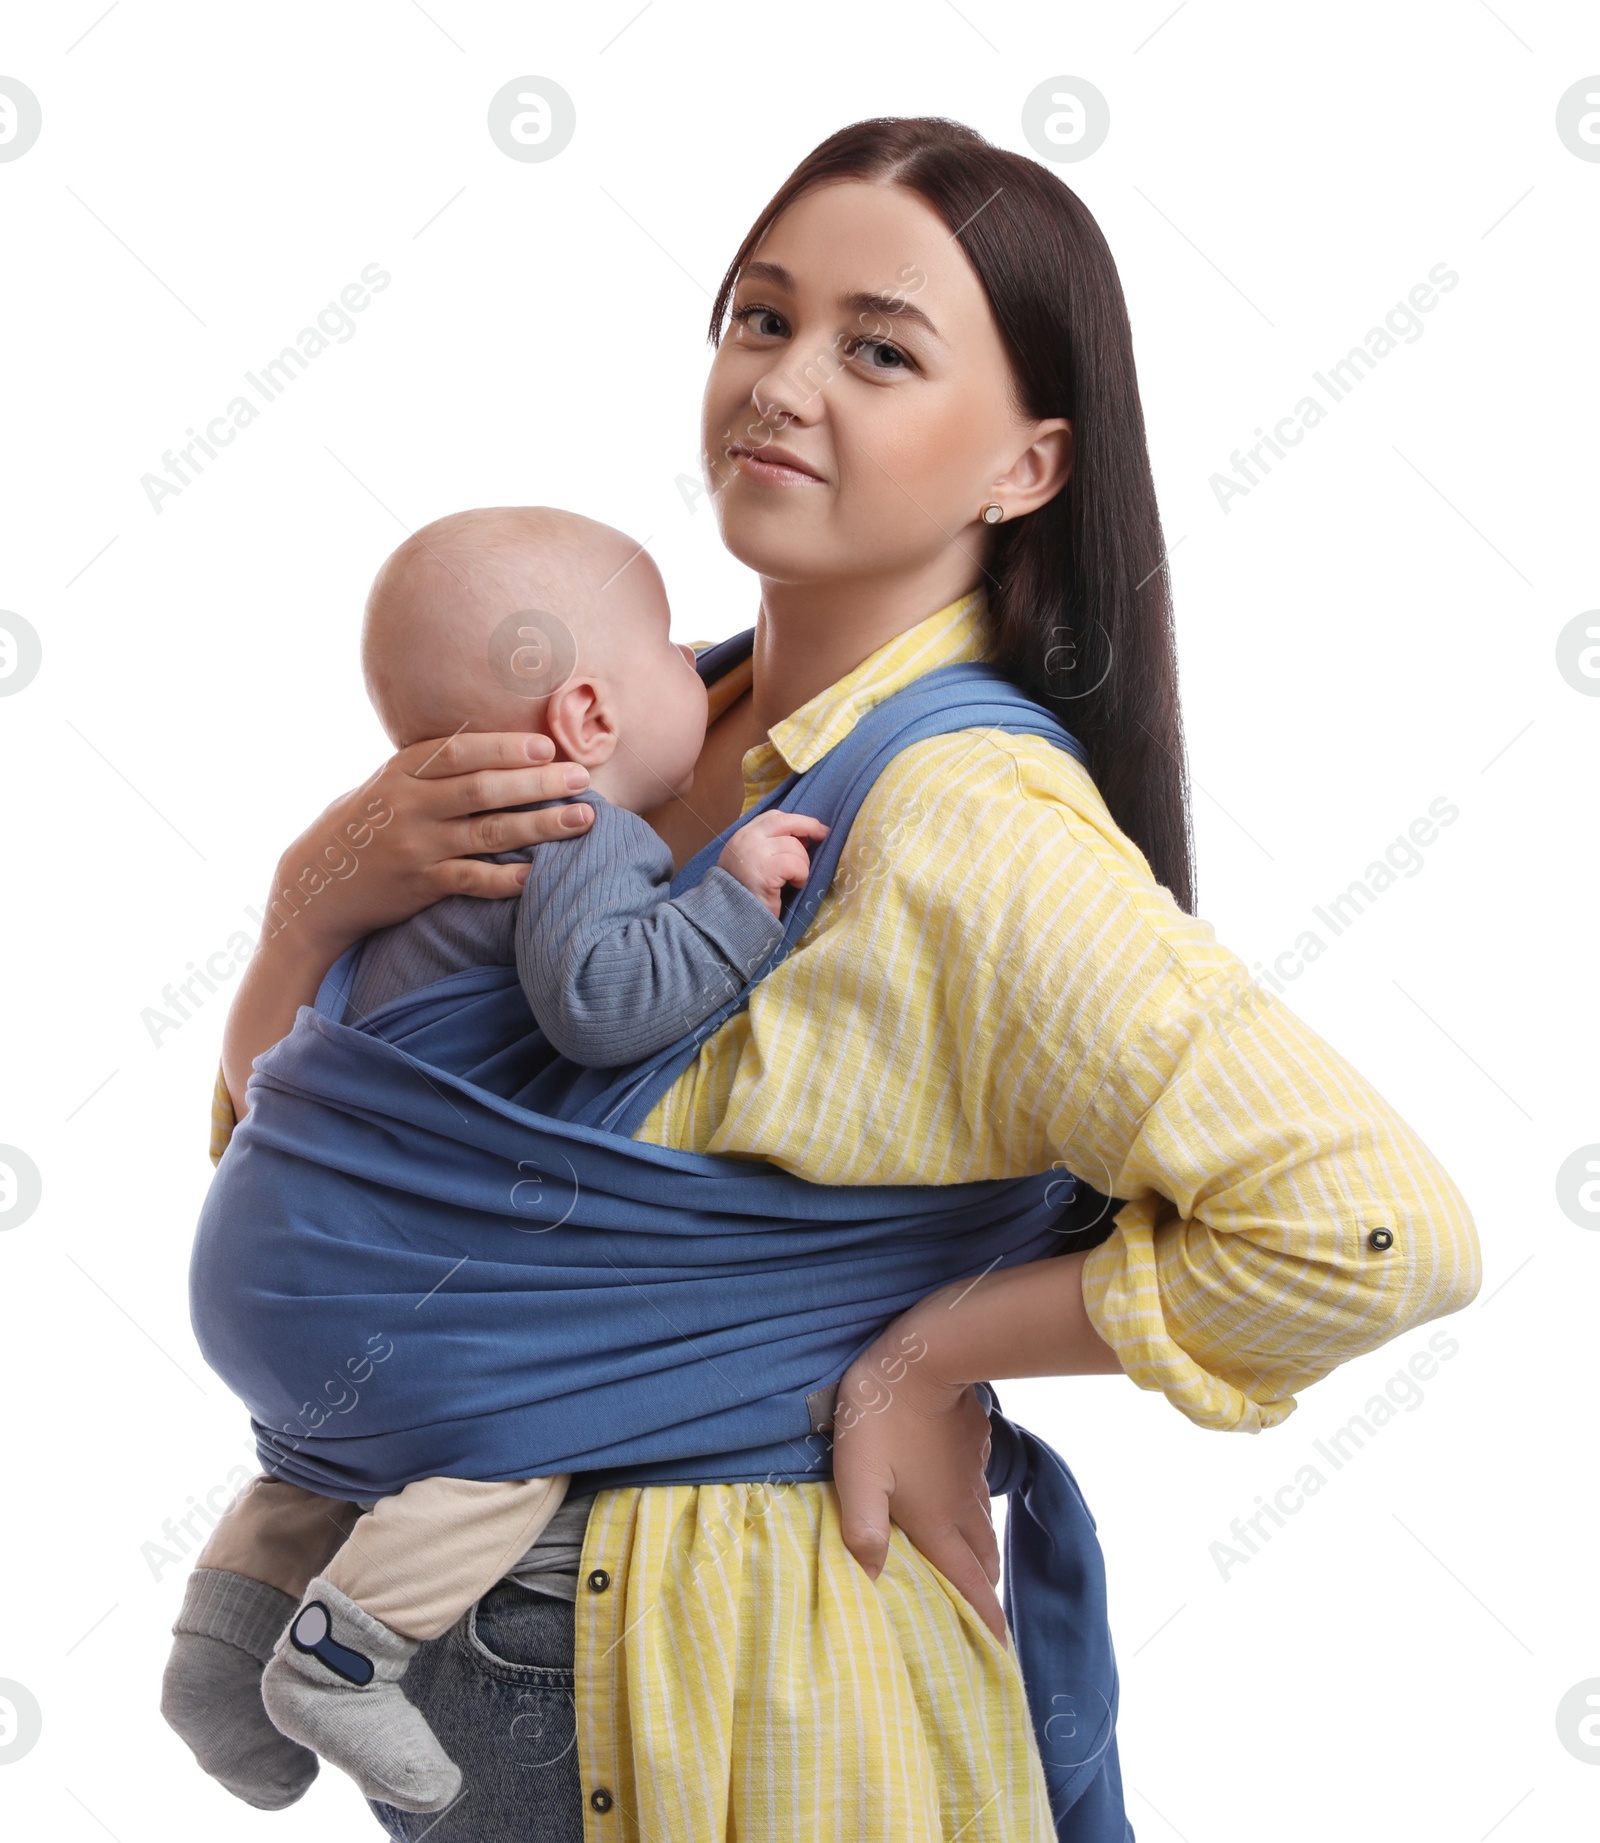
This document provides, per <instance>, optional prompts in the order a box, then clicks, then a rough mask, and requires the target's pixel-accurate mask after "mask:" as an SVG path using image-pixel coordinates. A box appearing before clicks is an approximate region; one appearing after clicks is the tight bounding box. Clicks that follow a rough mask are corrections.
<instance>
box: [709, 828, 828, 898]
mask: <svg viewBox="0 0 1600 1843" xmlns="http://www.w3.org/2000/svg"><path fill="white" fill-rule="evenodd" d="M827 836H828V828H827V827H826V826H825V825H824V824H823V823H822V821H821V820H820V819H812V818H809V817H808V816H807V815H806V814H805V813H780V812H779V811H778V810H777V809H776V808H774V809H773V810H772V811H770V812H766V813H758V814H757V815H756V816H755V818H754V819H752V820H750V821H749V822H748V823H747V824H745V825H742V826H740V828H739V830H738V831H737V832H735V833H734V835H733V837H732V838H730V839H729V840H728V842H727V844H725V845H724V846H723V847H722V855H721V857H719V858H718V859H717V863H718V864H719V865H720V866H721V867H722V869H724V870H725V871H727V873H728V875H729V876H730V877H736V878H737V879H738V881H739V882H741V883H742V884H743V885H744V886H745V888H746V889H747V890H749V892H750V894H751V895H752V896H759V897H760V898H761V900H762V901H763V902H764V903H765V904H766V905H767V907H768V908H769V909H771V911H772V912H773V914H774V915H779V914H781V913H782V911H781V909H780V908H779V906H778V898H779V897H780V896H781V895H782V894H783V886H784V884H786V883H804V882H805V880H806V878H807V877H808V876H809V875H810V874H811V859H810V856H809V855H808V854H807V851H806V848H805V846H804V845H803V844H802V843H801V842H800V841H801V840H802V839H806V838H810V839H817V840H821V839H824V838H826V837H827Z"/></svg>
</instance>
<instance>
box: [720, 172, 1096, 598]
mask: <svg viewBox="0 0 1600 1843" xmlns="http://www.w3.org/2000/svg"><path fill="white" fill-rule="evenodd" d="M732 314H733V317H732V320H731V322H730V324H729V327H728V330H727V332H726V334H725V335H724V337H723V341H722V344H721V346H720V347H719V348H718V351H717V355H716V358H715V359H714V360H713V361H712V366H711V376H710V378H709V379H708V381H707V384H706V393H705V404H704V427H703V438H702V439H703V448H704V463H705V467H706V473H707V478H708V481H709V482H710V484H711V486H712V489H713V493H714V497H715V503H716V507H717V517H718V522H719V524H720V526H721V529H722V537H723V542H724V543H725V544H726V545H727V547H728V549H729V550H730V551H732V553H733V554H734V556H736V557H737V558H739V560H740V561H741V562H742V563H745V564H747V565H748V566H749V567H750V568H751V569H753V570H756V571H757V572H759V573H760V574H761V575H762V576H764V577H768V578H771V579H774V580H777V581H784V582H807V581H810V582H820V581H829V580H832V581H839V580H848V579H852V578H860V577H866V576H880V575H881V576H891V577H892V576H894V575H898V574H904V573H907V572H910V571H915V570H920V569H923V568H925V567H927V566H928V565H929V564H931V563H932V562H934V560H935V559H937V558H939V557H940V556H941V555H942V554H944V553H946V552H950V551H952V550H953V549H959V550H960V551H962V552H964V553H966V556H967V558H969V559H970V561H971V572H970V580H971V582H972V583H973V584H975V583H976V581H977V579H978V571H979V566H980V564H981V562H982V560H983V558H984V556H985V554H986V551H987V538H988V532H989V528H988V527H987V526H986V525H985V524H983V523H982V521H981V519H980V516H979V515H980V513H981V510H982V508H983V506H984V505H985V504H988V503H990V502H991V501H998V502H999V503H1001V504H1002V505H1003V506H1004V508H1005V510H1006V515H1007V516H1008V517H1013V516H1019V515H1020V514H1021V513H1023V512H1026V511H1031V510H1033V508H1034V506H1036V505H1039V504H1042V503H1043V502H1044V500H1045V499H1048V498H1049V497H1051V496H1052V494H1053V493H1054V491H1056V490H1058V489H1059V486H1060V484H1061V481H1062V480H1063V479H1064V478H1065V469H1066V466H1067V465H1068V464H1069V462H1070V441H1071V435H1070V429H1069V427H1068V425H1067V424H1066V423H1065V422H1064V421H1062V420H1061V419H1059V418H1054V419H1051V420H1048V421H1040V420H1037V419H1035V418H1031V417H1028V416H1026V415H1024V414H1022V413H1021V412H1020V410H1019V407H1018V405H1017V403H1016V401H1015V385H1014V380H1013V377H1012V372H1011V365H1010V361H1009V359H1008V358H1007V355H1006V351H1005V348H1004V346H1003V344H1002V343H1001V339H1000V333H999V330H998V328H997V327H996V326H995V323H994V317H993V315H992V313H991V312H990V309H989V303H988V299H987V297H986V296H985V294H984V291H983V287H982V284H981V283H980V282H979V280H978V277H977V275H976V273H975V272H974V270H973V268H972V266H971V264H970V263H969V262H968V260H967V257H966V255H965V253H964V252H963V250H962V248H961V246H960V244H959V243H958V242H957V241H956V240H955V238H954V237H953V236H952V235H951V233H950V231H949V229H948V227H947V226H946V225H945V223H944V222H943V220H942V219H941V218H940V217H939V215H938V214H937V213H936V212H935V211H934V210H933V209H932V207H931V206H929V205H928V204H927V203H926V202H925V201H924V200H923V199H921V198H920V197H919V196H918V195H917V194H916V193H914V192H908V191H906V190H904V189H903V188H902V187H899V186H895V185H878V184H869V183H866V182H863V181H857V180H845V181H839V182H836V183H833V184H829V185H826V186H821V187H818V188H817V189H816V190H815V191H812V192H808V193H806V194H805V195H804V196H803V197H801V198H799V199H797V200H796V201H795V203H794V204H793V205H791V206H790V207H789V209H788V210H787V211H786V212H784V214H783V215H782V216H781V217H780V218H779V219H778V220H777V222H776V223H775V224H774V225H773V226H772V228H771V230H770V231H768V233H767V235H766V237H765V238H764V239H763V240H762V242H761V243H760V244H759V245H758V246H757V248H756V250H755V252H754V254H753V255H752V257H751V259H750V261H749V262H748V263H747V264H746V266H745V270H744V273H743V274H742V275H741V276H740V278H739V283H738V286H737V288H736V290H735V292H734V296H733V304H732Z"/></svg>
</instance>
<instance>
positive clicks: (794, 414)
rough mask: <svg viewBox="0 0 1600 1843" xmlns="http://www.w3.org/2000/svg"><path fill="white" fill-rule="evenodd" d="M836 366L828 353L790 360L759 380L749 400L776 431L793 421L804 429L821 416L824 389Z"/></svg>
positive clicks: (757, 412)
mask: <svg viewBox="0 0 1600 1843" xmlns="http://www.w3.org/2000/svg"><path fill="white" fill-rule="evenodd" d="M836 369H837V366H830V365H829V364H828V360H827V355H826V354H825V353H823V354H819V355H818V356H817V357H815V358H813V359H811V360H809V361H806V362H800V361H796V360H793V359H791V361H790V362H789V363H787V364H784V365H781V366H774V367H773V369H772V370H771V371H769V372H767V373H766V374H765V375H764V376H763V377H760V378H758V379H757V380H756V384H755V388H754V389H753V390H752V391H751V393H750V402H751V404H752V406H753V407H754V409H755V412H756V414H757V415H758V416H760V417H761V418H762V420H763V421H764V422H768V423H770V424H771V425H772V427H773V429H774V430H775V431H776V430H777V429H780V428H783V427H785V426H786V425H787V424H789V423H791V422H792V423H798V424H800V426H801V427H802V428H804V427H806V426H808V425H809V424H811V423H814V422H816V421H817V420H818V418H819V417H820V416H821V415H822V406H823V398H822V393H823V389H824V387H825V386H826V384H827V382H828V379H829V377H830V376H831V375H832V372H833V371H834V370H836Z"/></svg>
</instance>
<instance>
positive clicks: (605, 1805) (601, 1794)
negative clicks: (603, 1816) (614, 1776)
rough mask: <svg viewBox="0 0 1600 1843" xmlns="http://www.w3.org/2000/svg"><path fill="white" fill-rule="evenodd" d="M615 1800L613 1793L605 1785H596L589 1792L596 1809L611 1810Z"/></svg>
mask: <svg viewBox="0 0 1600 1843" xmlns="http://www.w3.org/2000/svg"><path fill="white" fill-rule="evenodd" d="M615 1802H616V1801H615V1799H613V1798H612V1796H611V1794H610V1793H609V1792H608V1791H607V1790H606V1788H605V1787H604V1786H603V1785H600V1786H596V1787H595V1789H594V1790H593V1791H592V1792H591V1793H590V1794H589V1803H590V1804H591V1805H593V1807H594V1808H595V1810H596V1811H600V1812H605V1811H609V1810H610V1809H611V1807H612V1805H613V1804H614V1803H615Z"/></svg>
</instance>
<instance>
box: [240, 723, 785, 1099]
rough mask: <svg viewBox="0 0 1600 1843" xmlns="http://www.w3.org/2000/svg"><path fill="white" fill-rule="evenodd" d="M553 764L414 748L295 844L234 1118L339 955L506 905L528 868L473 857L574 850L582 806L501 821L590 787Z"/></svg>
mask: <svg viewBox="0 0 1600 1843" xmlns="http://www.w3.org/2000/svg"><path fill="white" fill-rule="evenodd" d="M554 753H555V748H554V745H553V744H552V743H551V741H550V739H549V737H547V736H541V735H533V734H529V733H527V732H520V731H502V732H489V731H483V732H475V733H470V734H469V733H463V734H460V735H456V736H450V737H442V738H439V739H437V740H434V741H429V742H416V743H412V744H411V746H410V747H409V748H404V749H401V750H400V751H399V752H398V753H397V754H395V755H391V756H390V758H389V759H388V761H386V762H385V763H384V765H383V766H382V767H381V768H380V769H379V770H378V772H377V773H376V774H375V775H373V776H372V778H371V779H370V780H368V781H364V782H363V783H362V784H361V786H359V787H357V788H355V789H353V790H352V791H351V792H349V793H347V794H342V795H341V796H340V797H339V798H338V799H337V800H335V801H334V802H333V804H332V805H331V806H329V807H328V808H327V809H326V810H325V811H324V812H323V813H322V814H321V815H320V816H319V817H318V818H317V819H316V820H315V821H314V822H313V823H312V824H311V825H310V826H308V827H307V828H306V830H305V831H304V832H302V833H301V834H300V836H299V837H298V838H297V839H296V840H295V841H294V843H293V844H292V845H291V846H290V847H289V849H288V850H287V851H286V852H285V853H284V854H283V856H282V858H281V859H280V860H279V862H278V867H277V872H276V875H275V876H274V878H273V884H272V888H271V890H270V892H269V893H268V897H267V902H266V909H267V921H266V926H265V927H264V928H263V930H262V936H261V942H260V945H259V946H258V947H257V949H256V951H255V953H254V955H252V957H251V959H250V962H249V964H248V966H247V967H246V969H245V974H244V977H243V979H242V980H241V981H240V985H239V990H238V993H237V994H236V996H235V999H234V1003H233V1007H232V1009H231V1011H230V1012H229V1014H228V1024H227V1029H226V1031H225V1033H224V1037H223V1046H222V1066H223V1076H224V1079H225V1080H226V1082H227V1084H228V1092H229V1094H230V1095H231V1096H232V1098H233V1105H234V1110H235V1113H236V1114H237V1115H238V1116H239V1117H240V1118H242V1117H243V1115H244V1111H245V1108H244V1088H245V1082H246V1081H247V1079H248V1078H249V1074H250V1066H251V1064H252V1063H253V1062H254V1060H255V1058H256V1057H257V1056H259V1055H260V1054H261V1053H262V1052H263V1051H264V1050H267V1049H270V1048H271V1047H272V1045H273V1044H274V1043H277V1042H278V1041H279V1040H280V1039H281V1038H283V1037H284V1036H286V1035H287V1034H288V1032H289V1030H290V1028H291V1027H292V1025H293V1024H294V1020H295V1013H296V1012H297V1011H298V1009H299V1008H300V1006H301V1005H309V1004H310V1003H312V1001H313V1000H314V999H315V997H316V994H317V988H318V986H319V985H320V984H321V983H322V979H323V976H324V974H326V972H327V971H328V969H329V967H331V966H332V965H333V963H334V961H335V960H337V959H338V957H339V956H340V954H342V953H343V952H344V950H345V949H346V948H347V947H350V946H352V945H353V944H354V943H355V942H357V941H359V940H361V939H362V938H363V937H364V936H365V935H368V934H370V933H371V932H372V931H373V930H374V929H375V928H384V927H388V926H389V925H390V924H391V923H393V922H401V921H408V920H409V919H410V918H411V917H412V916H413V915H416V914H418V913H420V912H421V911H422V910H423V909H425V908H427V907H428V906H429V905H430V904H431V903H435V902H437V901H438V900H439V899H440V898H441V897H442V896H490V897H495V896H502V897H503V896H515V895H516V894H517V892H518V891H519V890H520V889H521V888H522V885H523V883H524V881H525V880H526V878H527V874H528V867H527V865H526V864H485V863H482V862H480V861H479V859H478V856H477V854H479V853H493V852H500V851H512V850H515V849H517V848H518V847H519V846H523V845H535V844H542V843H543V842H545V841H546V840H548V839H553V838H570V837H571V836H572V835H573V834H574V833H575V832H581V831H583V830H585V829H586V828H587V827H588V826H589V825H590V824H592V823H593V820H594V811H593V809H592V808H591V807H588V806H577V805H564V806H555V807H546V808H544V809H543V810H541V811H538V812H531V813H515V812H507V811H505V810H503V809H505V808H507V807H513V806H524V805H527V804H529V803H530V802H532V801H538V800H560V799H562V798H563V797H564V796H566V795H568V794H572V793H576V792H579V791H580V790H581V789H582V788H584V787H585V786H587V785H588V780H589V774H588V770H587V769H585V768H583V767H580V766H579V765H578V764H577V763H575V762H556V761H553V760H552V757H553V755H554ZM802 855H803V852H802ZM357 873H359V874H357Z"/></svg>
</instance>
